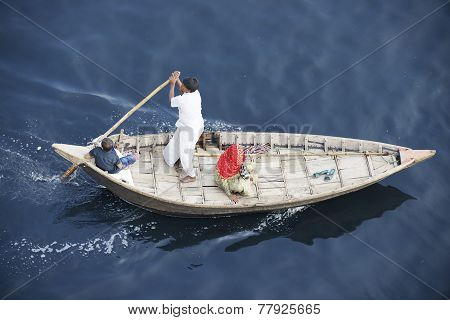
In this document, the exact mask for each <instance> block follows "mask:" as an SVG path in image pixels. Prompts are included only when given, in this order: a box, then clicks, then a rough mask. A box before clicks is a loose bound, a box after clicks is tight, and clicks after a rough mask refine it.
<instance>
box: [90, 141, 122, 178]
mask: <svg viewBox="0 0 450 320" xmlns="http://www.w3.org/2000/svg"><path fill="white" fill-rule="evenodd" d="M89 154H90V155H91V156H92V157H94V158H95V165H96V166H97V167H99V168H100V169H102V170H104V171H108V173H117V172H119V171H120V169H119V168H118V167H117V162H118V161H119V157H118V156H117V153H116V151H115V150H114V148H112V149H111V150H109V151H104V150H103V149H102V148H100V147H96V148H94V149H92V150H91V151H89Z"/></svg>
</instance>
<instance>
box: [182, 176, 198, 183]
mask: <svg viewBox="0 0 450 320" xmlns="http://www.w3.org/2000/svg"><path fill="white" fill-rule="evenodd" d="M195 180H196V178H195V177H191V176H186V177H184V178H181V179H180V182H182V183H188V182H194V181H195Z"/></svg>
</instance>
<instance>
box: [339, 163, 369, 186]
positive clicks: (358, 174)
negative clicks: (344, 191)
mask: <svg viewBox="0 0 450 320" xmlns="http://www.w3.org/2000/svg"><path fill="white" fill-rule="evenodd" d="M340 172H341V177H342V180H343V181H344V185H345V182H346V180H347V179H354V178H363V177H370V174H369V170H368V169H367V166H365V167H355V168H348V169H341V171H340Z"/></svg>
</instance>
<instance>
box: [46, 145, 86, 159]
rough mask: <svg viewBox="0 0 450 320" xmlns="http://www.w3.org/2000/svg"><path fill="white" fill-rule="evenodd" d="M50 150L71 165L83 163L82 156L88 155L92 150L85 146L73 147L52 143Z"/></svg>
mask: <svg viewBox="0 0 450 320" xmlns="http://www.w3.org/2000/svg"><path fill="white" fill-rule="evenodd" d="M52 148H53V149H54V150H55V152H56V153H57V154H59V155H60V156H61V157H63V158H64V159H66V160H67V161H70V162H72V163H73V164H79V163H81V162H83V161H84V155H85V154H86V153H88V152H89V151H90V150H91V149H92V148H91V147H86V146H75V145H71V144H61V143H54V144H52Z"/></svg>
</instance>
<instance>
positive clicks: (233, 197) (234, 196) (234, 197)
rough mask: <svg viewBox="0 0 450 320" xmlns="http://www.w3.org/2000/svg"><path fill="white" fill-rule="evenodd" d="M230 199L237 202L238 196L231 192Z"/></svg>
mask: <svg viewBox="0 0 450 320" xmlns="http://www.w3.org/2000/svg"><path fill="white" fill-rule="evenodd" d="M230 200H231V201H233V202H234V203H238V202H239V196H238V195H237V194H233V193H232V194H231V195H230Z"/></svg>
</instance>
